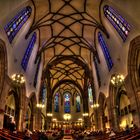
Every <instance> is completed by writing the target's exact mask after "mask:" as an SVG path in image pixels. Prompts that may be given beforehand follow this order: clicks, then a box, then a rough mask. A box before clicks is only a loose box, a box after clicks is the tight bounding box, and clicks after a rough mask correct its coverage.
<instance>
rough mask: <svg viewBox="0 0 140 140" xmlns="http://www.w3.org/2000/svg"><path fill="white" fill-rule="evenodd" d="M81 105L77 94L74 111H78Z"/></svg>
mask: <svg viewBox="0 0 140 140" xmlns="http://www.w3.org/2000/svg"><path fill="white" fill-rule="evenodd" d="M80 111H81V107H80V95H78V94H77V96H76V112H80Z"/></svg>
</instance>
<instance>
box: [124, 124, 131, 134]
mask: <svg viewBox="0 0 140 140" xmlns="http://www.w3.org/2000/svg"><path fill="white" fill-rule="evenodd" d="M130 132H131V129H130V128H129V126H128V125H126V127H125V134H126V135H128V134H129V133H130Z"/></svg>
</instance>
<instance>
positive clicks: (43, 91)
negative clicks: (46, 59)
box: [41, 84, 47, 104]
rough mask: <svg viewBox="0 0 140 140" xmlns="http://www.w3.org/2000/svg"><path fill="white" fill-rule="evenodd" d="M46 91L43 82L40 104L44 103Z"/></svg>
mask: <svg viewBox="0 0 140 140" xmlns="http://www.w3.org/2000/svg"><path fill="white" fill-rule="evenodd" d="M46 93H47V90H46V85H45V84H44V85H43V87H42V91H41V94H42V104H45V99H46Z"/></svg>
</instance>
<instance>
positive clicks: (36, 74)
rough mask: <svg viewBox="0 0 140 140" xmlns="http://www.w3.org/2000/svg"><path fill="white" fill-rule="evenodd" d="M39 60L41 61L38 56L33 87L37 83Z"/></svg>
mask: <svg viewBox="0 0 140 140" xmlns="http://www.w3.org/2000/svg"><path fill="white" fill-rule="evenodd" d="M40 62H41V57H40V58H39V60H38V63H37V67H36V72H35V77H34V87H36V84H37V79H38V73H39V68H40Z"/></svg>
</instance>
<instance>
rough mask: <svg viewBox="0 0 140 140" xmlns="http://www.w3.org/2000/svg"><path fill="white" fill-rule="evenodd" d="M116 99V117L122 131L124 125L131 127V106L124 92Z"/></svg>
mask: <svg viewBox="0 0 140 140" xmlns="http://www.w3.org/2000/svg"><path fill="white" fill-rule="evenodd" d="M118 98H119V99H118V100H119V102H118V115H119V125H120V128H122V129H124V128H125V127H126V125H128V126H129V127H132V122H133V117H132V113H131V105H130V100H129V98H128V96H127V94H126V92H125V91H121V92H120V95H119V97H118Z"/></svg>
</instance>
